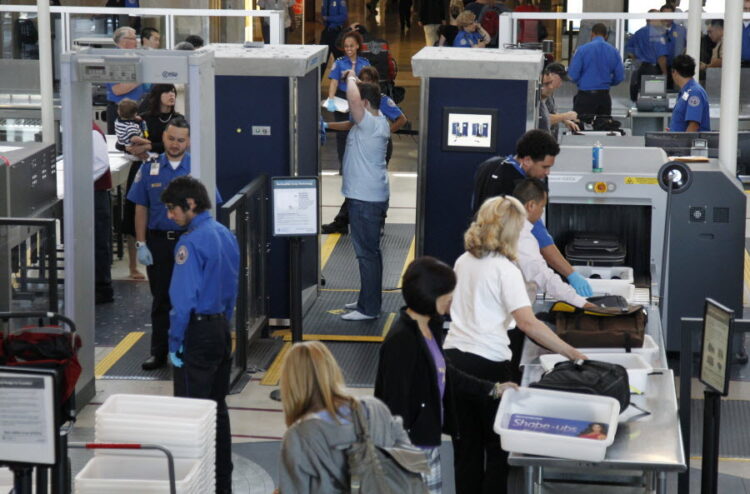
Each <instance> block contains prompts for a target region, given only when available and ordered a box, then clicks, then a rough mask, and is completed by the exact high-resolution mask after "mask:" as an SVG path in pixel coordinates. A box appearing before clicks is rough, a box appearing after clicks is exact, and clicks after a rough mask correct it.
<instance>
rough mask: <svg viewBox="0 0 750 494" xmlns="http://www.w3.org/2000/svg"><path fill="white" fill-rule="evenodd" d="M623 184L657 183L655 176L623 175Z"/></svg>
mask: <svg viewBox="0 0 750 494" xmlns="http://www.w3.org/2000/svg"><path fill="white" fill-rule="evenodd" d="M625 185H659V181H658V180H657V179H656V177H625Z"/></svg>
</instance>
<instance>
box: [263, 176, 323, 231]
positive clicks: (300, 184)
mask: <svg viewBox="0 0 750 494" xmlns="http://www.w3.org/2000/svg"><path fill="white" fill-rule="evenodd" d="M271 191H272V197H273V201H272V204H273V234H274V236H276V237H281V236H285V237H300V236H308V235H317V234H318V179H317V177H273V178H271Z"/></svg>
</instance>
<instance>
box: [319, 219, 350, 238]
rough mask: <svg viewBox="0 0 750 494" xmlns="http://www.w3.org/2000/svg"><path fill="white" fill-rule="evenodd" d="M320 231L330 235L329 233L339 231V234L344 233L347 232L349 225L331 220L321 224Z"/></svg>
mask: <svg viewBox="0 0 750 494" xmlns="http://www.w3.org/2000/svg"><path fill="white" fill-rule="evenodd" d="M320 231H321V233H323V234H324V235H330V234H331V233H340V234H341V235H346V234H347V233H349V226H348V225H340V224H338V223H336V222H333V223H328V224H326V225H323V226H321V227H320Z"/></svg>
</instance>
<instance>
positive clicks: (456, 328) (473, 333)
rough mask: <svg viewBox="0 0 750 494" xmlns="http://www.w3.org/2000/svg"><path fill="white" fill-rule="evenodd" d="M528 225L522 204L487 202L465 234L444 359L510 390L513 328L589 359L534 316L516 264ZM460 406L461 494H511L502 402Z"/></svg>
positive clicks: (467, 399) (468, 399) (457, 453)
mask: <svg viewBox="0 0 750 494" xmlns="http://www.w3.org/2000/svg"><path fill="white" fill-rule="evenodd" d="M524 221H526V210H525V209H524V207H523V206H522V205H521V203H520V202H519V201H518V200H517V199H516V198H514V197H494V198H492V199H488V200H487V201H486V202H485V203H484V204H483V205H482V207H481V208H480V209H479V211H478V212H477V216H476V219H475V220H474V221H473V222H472V224H471V226H469V229H468V230H467V231H466V233H465V234H464V245H465V248H466V252H465V253H464V254H463V255H461V257H459V258H458V260H456V264H455V266H454V270H455V271H456V276H457V278H458V284H457V285H456V290H455V292H454V295H453V304H452V305H451V324H450V330H449V331H448V336H447V337H446V339H445V344H444V348H445V356H446V357H447V358H448V359H449V360H450V361H451V363H452V364H453V365H454V366H456V367H457V368H459V369H461V370H462V371H464V372H466V373H468V374H471V375H473V376H475V377H477V378H480V379H485V380H489V381H491V382H498V381H499V382H505V381H508V380H510V379H511V376H512V375H513V373H512V369H511V357H512V353H511V350H510V340H509V339H508V330H509V329H511V328H513V327H515V326H518V328H520V329H521V330H522V331H523V332H524V333H525V334H527V335H528V336H529V337H531V338H533V339H534V340H535V341H536V342H538V343H539V344H541V345H543V346H544V347H546V348H549V349H550V350H552V351H554V352H557V353H560V354H562V355H565V356H566V357H568V358H570V359H579V358H581V359H585V358H586V356H585V355H583V354H582V353H581V352H579V351H578V350H576V349H575V348H573V347H572V346H570V345H568V344H567V343H565V342H564V341H562V340H561V339H560V338H558V337H557V335H555V333H554V332H552V331H551V330H550V329H549V328H548V327H547V326H546V325H545V324H544V323H543V322H541V321H539V320H538V319H537V318H536V317H535V316H534V313H533V312H532V310H531V302H530V301H529V296H528V295H527V293H526V285H525V283H524V280H523V276H522V274H521V270H520V269H519V268H518V267H517V266H516V265H515V264H514V262H515V260H516V249H517V246H518V238H519V235H520V233H521V228H522V227H523V223H524ZM456 404H457V413H458V429H459V430H458V435H457V436H454V438H453V455H454V456H453V457H454V459H455V460H454V463H455V477H456V492H457V493H468V492H471V493H481V492H493V493H504V492H506V488H507V487H506V485H507V463H506V459H507V453H504V452H503V451H502V450H501V449H500V439H499V437H498V436H497V434H495V433H494V431H493V430H492V425H493V422H494V419H495V413H496V411H497V402H494V403H493V402H492V401H490V400H488V399H484V400H478V399H477V398H476V397H473V396H471V395H468V394H467V395H466V396H460V398H459V399H457V400H456Z"/></svg>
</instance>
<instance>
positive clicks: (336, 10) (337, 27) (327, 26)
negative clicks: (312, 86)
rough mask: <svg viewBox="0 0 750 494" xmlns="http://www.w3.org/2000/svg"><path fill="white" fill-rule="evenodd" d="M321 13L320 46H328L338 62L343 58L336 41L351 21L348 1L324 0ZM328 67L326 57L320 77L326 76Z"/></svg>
mask: <svg viewBox="0 0 750 494" xmlns="http://www.w3.org/2000/svg"><path fill="white" fill-rule="evenodd" d="M320 13H321V17H322V19H323V32H321V33H320V44H321V45H327V46H328V53H329V54H330V55H331V56H332V57H333V59H334V60H336V59H337V58H338V57H340V56H341V50H340V49H339V47H338V46H336V40H337V39H338V37H339V34H341V30H342V29H343V28H344V25H345V24H346V23H347V22H348V21H349V10H348V9H347V8H346V0H322V4H321V6H320ZM326 67H328V57H327V56H326V59H325V62H323V66H322V67H321V68H320V77H323V74H325V71H326Z"/></svg>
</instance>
